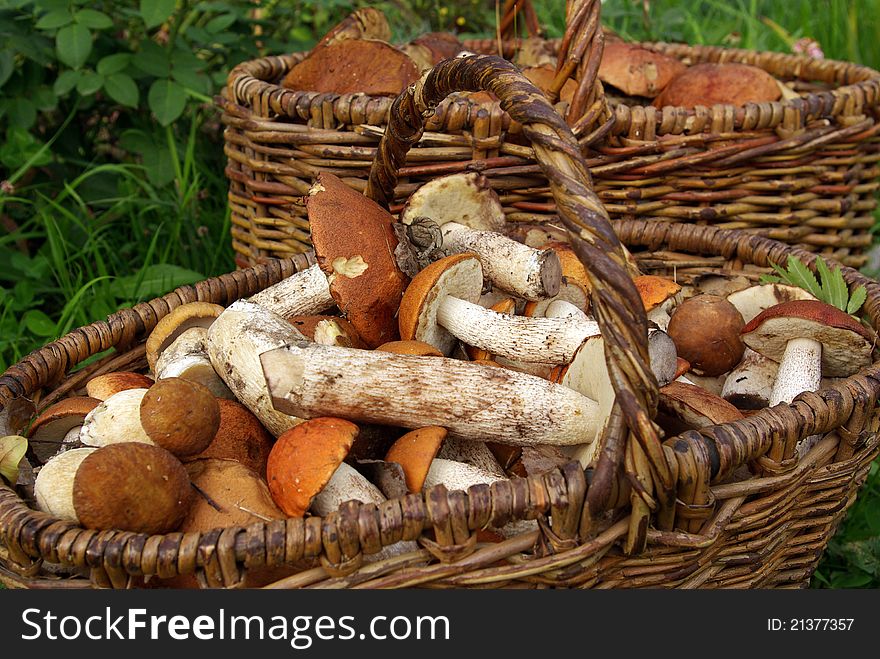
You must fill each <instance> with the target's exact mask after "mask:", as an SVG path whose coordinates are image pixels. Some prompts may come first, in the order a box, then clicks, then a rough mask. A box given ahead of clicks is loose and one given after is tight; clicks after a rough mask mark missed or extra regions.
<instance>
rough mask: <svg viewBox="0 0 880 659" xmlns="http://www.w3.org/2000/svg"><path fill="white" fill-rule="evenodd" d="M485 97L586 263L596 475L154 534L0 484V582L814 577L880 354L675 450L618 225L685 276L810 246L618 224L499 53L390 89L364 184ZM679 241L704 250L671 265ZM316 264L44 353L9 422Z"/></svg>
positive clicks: (120, 319)
mask: <svg viewBox="0 0 880 659" xmlns="http://www.w3.org/2000/svg"><path fill="white" fill-rule="evenodd" d="M477 89H490V90H491V91H493V92H494V93H495V94H496V95H497V96H498V97H499V98H500V99H502V100H501V102H502V105H503V106H504V107H505V109H506V111H508V112H509V113H510V115H511V116H512V117H513V118H514V119H515V120H516V121H517V122H519V123H520V124H521V126H522V130H523V134H524V135H526V136H527V137H528V138H529V139H530V141H531V143H532V145H533V148H534V149H535V153H536V154H537V159H538V162H539V163H540V165H541V167H542V170H543V172H544V174H545V175H546V176H547V177H548V179H549V181H550V185H551V189H552V191H553V195H554V199H555V200H556V202H557V204H558V205H559V208H560V219H561V221H562V222H563V223H564V224H565V226H566V227H567V228H568V229H569V231H570V233H571V236H572V240H573V246H574V247H575V249H576V251H577V253H578V255H579V257H580V258H581V260H582V261H584V263H585V264H586V265H587V267H588V270H589V276H590V279H591V283H592V285H593V299H592V302H593V310H594V313H595V315H596V318H597V320H598V321H599V324H600V327H601V328H602V333H603V335H604V336H605V342H606V361H607V363H608V366H609V372H610V373H611V374H612V380H613V385H614V388H615V390H616V391H617V402H616V403H615V408H614V410H613V411H612V415H611V421H610V422H609V424H608V427H607V429H606V436H605V438H604V442H605V443H604V449H603V450H602V452H601V454H600V457H599V459H598V461H597V462H596V465H595V467H594V468H591V469H590V470H588V471H587V472H585V471H584V470H583V469H582V468H581V467H580V465H579V463H576V462H573V463H570V464H568V465H566V466H565V467H564V468H562V469H555V470H553V471H550V472H548V473H546V474H543V475H536V476H530V477H528V478H512V479H510V480H505V481H500V482H497V483H494V484H493V485H491V486H475V487H471V488H470V489H469V490H468V491H467V492H461V491H454V492H453V491H447V490H446V488H444V487H443V486H437V487H434V488H432V489H431V490H429V491H427V492H425V493H423V494H412V495H408V496H406V497H403V498H399V499H393V500H389V501H387V502H385V503H384V504H381V505H379V506H376V505H374V504H362V503H360V502H355V501H351V502H348V503H346V504H343V505H342V506H341V507H340V508H339V510H338V511H337V512H335V513H331V514H329V515H327V516H325V517H318V516H312V517H306V518H296V519H287V520H280V521H272V522H261V523H257V524H253V525H251V526H248V527H246V528H242V527H230V528H225V529H215V530H213V531H210V532H206V533H195V532H192V533H168V534H164V535H156V536H147V535H144V534H138V533H131V532H123V531H114V530H111V531H96V530H87V529H83V528H80V527H78V526H77V525H75V524H73V523H71V522H69V521H62V520H59V519H57V518H53V517H51V516H50V515H47V514H45V513H41V512H37V511H36V510H34V509H32V508H31V507H30V506H29V505H28V503H27V502H25V501H24V500H23V499H22V498H21V497H20V495H19V494H18V493H17V492H16V491H14V490H13V489H11V488H9V487H7V486H5V485H2V484H0V580H2V581H3V582H4V583H6V584H7V585H11V586H24V587H88V586H90V585H91V586H104V587H108V586H109V587H117V588H120V587H126V586H132V585H139V584H142V583H143V579H142V577H143V576H144V575H150V576H158V577H160V578H165V577H175V576H176V575H181V574H182V575H187V574H193V573H195V574H196V575H197V576H198V577H199V579H200V583H201V584H202V585H206V586H223V587H235V586H242V585H244V584H245V583H248V582H246V581H245V578H246V577H247V576H248V575H259V574H260V573H263V574H265V571H266V570H267V569H269V568H285V569H287V570H288V571H289V572H290V574H288V575H287V576H286V577H284V578H283V579H281V580H280V581H277V582H274V583H273V584H272V585H274V586H275V587H307V586H312V587H314V586H322V587H355V586H356V587H361V588H365V587H367V588H378V587H412V586H420V587H426V586H430V587H474V588H485V587H526V588H535V587H546V586H556V587H590V586H597V587H603V588H607V587H644V586H649V587H661V586H662V587H687V588H692V587H769V586H786V587H789V586H805V585H806V584H808V582H809V579H810V576H811V574H812V572H813V570H814V569H815V567H816V565H817V563H818V561H819V559H820V556H821V554H822V552H823V550H824V548H825V546H826V544H827V542H828V540H829V538H830V537H831V536H832V534H833V533H834V531H835V529H836V528H837V525H838V524H839V522H840V520H841V519H842V517H843V516H844V514H845V513H846V510H847V508H848V507H849V506H850V505H851V504H852V502H853V501H854V499H855V497H856V495H857V493H858V490H859V488H860V486H861V485H862V483H863V482H864V480H865V478H866V476H867V472H868V469H869V466H870V462H871V460H873V459H874V457H875V456H876V455H877V453H878V447H880V443H878V441H880V437H878V415H877V409H876V407H875V403H876V401H877V397H878V394H880V380H878V377H880V366H878V363H877V362H875V363H874V364H873V365H872V366H871V367H869V368H868V369H866V370H865V371H864V372H863V373H861V374H859V375H856V376H852V377H849V378H846V379H845V380H841V381H840V382H838V383H836V384H835V385H833V386H830V387H827V388H823V389H822V390H820V391H817V392H811V393H804V394H802V395H800V396H799V397H798V398H797V399H796V400H795V401H794V402H793V403H792V404H790V405H788V404H780V405H778V406H775V407H773V408H769V409H765V410H761V411H759V412H757V413H755V414H754V415H752V416H749V417H747V418H745V419H743V420H741V421H737V422H734V423H729V424H724V425H719V426H714V427H709V428H705V429H702V430H700V431H689V432H687V433H684V434H682V435H680V436H677V437H671V438H667V439H666V440H665V441H661V438H660V437H659V436H658V428H657V426H656V425H654V423H653V422H652V417H653V415H654V414H655V413H656V404H657V394H658V392H657V383H656V381H655V380H654V378H653V375H650V369H649V368H648V366H647V339H646V336H647V320H646V318H645V314H644V310H643V308H642V305H641V303H640V300H639V298H638V294H637V293H636V291H635V287H634V285H633V283H632V279H631V278H630V277H629V275H628V273H627V270H626V265H625V264H626V258H625V255H624V252H623V249H622V247H621V243H620V242H619V241H618V236H619V237H620V239H622V240H623V242H624V243H626V244H627V245H628V246H629V247H630V249H631V250H632V251H633V252H634V253H635V254H636V255H637V257H638V258H639V260H640V263H641V264H642V267H643V269H645V270H647V271H652V272H667V271H668V270H670V269H671V268H672V267H676V269H677V274H678V276H679V278H680V279H681V280H687V278H688V277H690V276H692V275H693V274H694V273H703V272H707V271H715V272H718V271H723V270H729V269H731V268H739V269H740V270H741V271H743V272H745V273H746V274H747V275H749V276H754V275H755V274H756V273H757V272H758V271H760V269H762V268H763V269H766V267H767V265H768V263H769V262H779V261H781V260H784V258H785V257H786V256H787V255H789V254H794V255H797V256H799V257H800V258H802V259H803V260H804V262H805V263H807V264H809V265H811V266H813V265H814V264H815V262H816V258H817V257H815V256H814V255H811V254H809V253H807V252H805V251H803V250H800V249H797V248H793V247H789V246H786V245H784V244H782V243H779V242H778V241H773V240H769V239H767V238H763V237H760V236H754V235H749V234H746V233H744V232H742V231H730V230H721V229H717V228H714V227H700V226H693V225H686V224H666V223H656V222H645V221H638V220H629V221H620V222H617V223H616V224H615V225H614V227H615V229H616V232H617V235H615V232H614V231H612V228H611V227H612V224H611V222H610V221H609V219H608V217H607V215H606V214H605V213H604V210H603V209H602V205H601V203H600V202H599V201H598V199H597V197H596V196H595V195H594V194H593V192H592V191H591V189H590V177H589V174H588V173H587V169H586V166H585V165H584V163H583V159H582V158H581V156H580V153H579V150H578V148H577V144H576V141H575V139H574V137H573V135H572V134H571V132H570V131H569V129H568V127H567V126H566V125H565V123H564V122H563V121H562V118H561V117H560V115H559V114H558V113H557V112H555V111H554V110H553V109H552V107H551V106H550V105H549V104H548V103H547V102H546V100H545V99H544V97H543V96H542V95H540V94H539V93H537V90H536V89H535V88H534V87H532V86H531V85H530V84H529V83H528V82H527V81H525V80H524V78H523V77H522V76H521V75H520V74H519V73H518V72H517V71H516V69H515V68H514V67H513V66H512V65H510V64H508V63H506V62H505V61H504V60H501V59H500V58H497V57H486V56H473V57H467V58H463V59H458V60H450V61H446V62H444V63H442V64H440V65H438V66H437V67H436V68H435V69H434V70H433V71H432V73H431V74H430V75H429V76H428V77H427V78H426V79H424V81H423V83H419V84H418V85H416V86H415V87H414V88H411V89H410V90H408V92H407V93H405V94H403V95H402V96H401V97H400V98H399V99H398V100H397V101H396V103H395V106H394V108H393V110H392V125H391V128H390V130H389V131H388V135H389V136H390V135H394V136H395V139H388V138H386V139H385V140H384V141H383V142H382V144H381V145H380V148H379V151H378V156H377V160H376V163H375V164H374V166H373V168H372V174H371V176H370V179H369V182H370V183H369V186H368V187H369V190H370V194H371V195H372V196H373V197H374V198H376V199H377V200H379V201H383V200H385V201H387V199H388V197H389V195H390V194H391V191H392V190H393V189H394V186H395V183H396V172H395V170H396V167H397V166H398V165H399V163H400V162H403V160H404V159H405V155H406V150H407V148H408V145H409V144H411V143H414V142H415V141H417V140H418V139H419V137H420V135H421V132H422V121H423V118H424V117H425V116H428V115H429V114H430V110H431V108H433V107H434V106H435V105H436V104H437V103H439V102H440V101H441V100H442V99H443V98H445V97H446V96H447V95H448V94H449V93H450V92H453V91H460V90H477ZM670 252H676V253H681V254H688V255H691V259H690V260H689V261H681V260H678V261H674V262H672V263H670V262H669V261H668V260H667V259H666V255H668V254H669V253H670ZM309 262H310V259H309V258H308V257H307V255H297V256H294V257H292V258H289V259H285V260H270V261H268V262H267V263H265V264H261V265H257V266H254V267H252V268H248V269H243V270H238V271H236V272H232V273H229V274H226V275H223V276H221V277H218V278H215V279H210V280H207V281H203V282H200V283H198V284H195V285H193V286H184V287H181V288H178V289H176V290H175V291H173V292H171V293H169V294H168V295H165V296H163V297H161V298H157V299H155V300H151V301H150V302H147V303H143V304H139V305H137V306H135V307H133V308H131V309H124V310H121V311H119V312H118V313H116V314H114V315H113V316H111V317H109V318H108V319H107V320H106V321H102V322H97V323H94V324H92V325H89V326H86V327H82V328H79V329H77V330H75V331H73V332H71V333H70V334H68V335H66V336H64V337H62V338H61V339H59V340H57V341H55V342H53V343H50V344H49V345H47V346H45V347H44V348H42V349H41V350H38V351H36V352H34V353H32V354H31V355H29V356H28V357H26V358H25V359H24V360H22V361H21V362H19V363H18V364H16V365H14V366H13V367H11V368H10V369H9V370H8V371H7V372H6V373H5V374H3V375H2V376H0V405H2V408H0V412H4V413H5V414H4V415H3V417H2V418H3V420H4V422H5V423H6V424H7V425H10V426H11V427H7V428H5V429H4V431H5V432H9V431H20V428H19V427H15V426H14V421H15V419H16V417H17V416H18V415H17V413H16V412H17V408H18V407H20V406H23V405H24V403H25V402H26V401H28V400H31V401H34V402H35V403H36V406H37V407H38V408H44V407H45V406H46V405H48V404H50V403H51V402H52V401H55V400H57V399H58V398H59V397H62V396H65V395H69V394H71V393H75V392H78V391H80V390H81V389H82V387H83V385H84V383H85V382H86V380H87V379H88V378H90V377H92V376H93V375H95V374H97V373H101V372H105V371H109V370H120V369H132V368H140V367H143V366H144V358H143V355H144V346H143V342H144V340H145V338H146V336H147V335H148V333H149V332H150V330H151V329H152V328H153V327H154V326H155V325H156V323H157V321H158V320H159V319H160V318H162V317H163V316H164V315H166V314H167V313H169V311H170V310H171V309H172V308H174V307H177V306H179V305H180V304H183V303H186V302H190V301H194V300H206V301H211V302H215V303H219V304H229V303H231V302H232V301H233V300H235V299H238V298H241V297H245V296H249V295H252V294H254V293H256V292H258V291H260V290H262V289H264V288H265V287H266V286H268V285H270V284H272V283H274V282H277V281H279V280H281V279H282V278H284V277H286V276H288V275H290V274H291V273H294V272H296V271H298V270H300V269H303V268H305V267H307V266H308V265H309ZM844 276H845V278H846V281H847V282H848V284H849V286H850V287H854V286H857V285H860V284H864V285H865V286H866V287H867V289H868V297H867V302H866V303H865V307H864V309H865V313H866V314H867V317H868V318H869V319H870V322H871V324H872V325H873V327H874V328H877V327H878V326H880V285H878V284H877V283H875V282H873V281H871V280H869V279H867V278H865V277H863V276H862V275H860V274H859V273H858V272H856V271H854V270H852V269H849V268H847V269H845V270H844ZM110 349H112V352H111V353H110V354H109V355H107V356H104V357H103V358H102V359H100V360H98V361H96V362H93V363H90V364H88V365H87V366H84V367H83V368H81V369H79V370H74V367H76V366H77V365H78V364H80V363H81V362H83V361H84V360H86V359H88V358H90V357H92V356H94V355H97V354H99V353H101V352H102V351H105V350H110ZM433 359H436V358H433ZM816 434H819V435H821V436H822V439H821V441H819V443H818V444H817V445H816V446H815V447H814V448H813V449H812V450H810V452H808V453H807V454H806V456H805V457H804V458H803V459H801V460H798V459H797V458H796V452H795V445H796V444H797V442H798V441H799V440H800V439H803V438H806V437H808V436H813V435H816ZM746 467H747V468H748V470H747V471H744V470H745V468H746ZM734 474H735V475H734ZM524 519H528V520H537V521H538V525H537V527H536V529H535V530H531V531H522V532H519V533H518V534H516V535H513V536H511V537H509V538H507V539H506V540H503V541H501V542H489V543H483V542H478V541H477V540H478V536H477V532H478V531H479V530H480V529H482V528H484V527H486V526H488V525H491V526H502V525H504V524H505V523H506V522H508V521H510V520H524ZM400 540H418V541H419V542H420V544H421V545H422V548H420V549H418V550H415V551H412V552H409V553H405V554H402V555H398V556H395V557H392V558H387V559H384V560H381V561H377V562H365V561H364V556H365V555H370V554H375V553H377V552H378V551H380V550H381V548H382V547H384V546H388V545H391V544H393V543H396V542H398V541H400ZM255 578H256V577H255ZM151 582H152V583H155V582H156V580H155V579H152V580H151ZM250 583H253V582H250Z"/></svg>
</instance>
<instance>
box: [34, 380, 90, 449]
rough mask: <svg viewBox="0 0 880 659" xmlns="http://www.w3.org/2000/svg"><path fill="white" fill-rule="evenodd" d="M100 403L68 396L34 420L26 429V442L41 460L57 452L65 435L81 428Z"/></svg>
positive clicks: (87, 398)
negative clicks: (78, 427)
mask: <svg viewBox="0 0 880 659" xmlns="http://www.w3.org/2000/svg"><path fill="white" fill-rule="evenodd" d="M100 404H101V401H100V400H98V399H97V398H91V397H89V396H70V397H69V398H62V399H61V400H59V401H58V402H57V403H53V404H52V405H50V406H49V407H47V408H46V409H45V410H43V412H42V413H41V414H40V415H39V416H38V417H37V418H36V419H34V422H33V423H32V424H31V427H30V428H29V429H28V434H27V437H28V442H29V444H30V446H31V448H33V450H34V453H35V454H36V455H37V457H38V458H40V459H41V460H48V459H49V458H50V457H51V456H53V455H55V453H57V452H58V449H59V448H60V447H61V442H62V441H63V440H64V437H65V435H67V433H68V432H69V431H70V430H72V429H73V428H76V427H77V426H81V425H82V423H83V421H84V420H85V418H86V416H88V414H89V412H91V411H92V410H93V409H95V408H96V407H97V406H98V405H100Z"/></svg>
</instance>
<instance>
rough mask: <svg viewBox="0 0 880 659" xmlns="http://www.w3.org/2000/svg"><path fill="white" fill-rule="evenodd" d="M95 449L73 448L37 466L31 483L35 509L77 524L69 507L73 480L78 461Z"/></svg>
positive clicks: (77, 519) (77, 520)
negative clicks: (37, 469)
mask: <svg viewBox="0 0 880 659" xmlns="http://www.w3.org/2000/svg"><path fill="white" fill-rule="evenodd" d="M97 450H98V449H96V448H91V447H88V448H75V449H70V450H69V451H65V452H64V453H59V454H58V455H56V456H54V457H53V458H51V459H50V460H49V461H48V462H47V463H46V464H44V465H43V466H42V467H40V471H39V472H37V478H36V480H35V481H34V498H35V499H36V502H37V508H38V509H39V510H42V511H43V512H45V513H49V514H50V515H54V516H55V517H59V518H61V519H66V520H70V521H71V522H77V523H78V522H79V518H78V517H77V515H76V510H75V509H74V507H73V477H74V476H75V475H76V470H77V469H79V466H80V464H82V461H83V460H85V459H86V457H88V456H89V455H91V454H92V453H94V452H95V451H97Z"/></svg>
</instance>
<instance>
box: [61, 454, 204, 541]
mask: <svg viewBox="0 0 880 659" xmlns="http://www.w3.org/2000/svg"><path fill="white" fill-rule="evenodd" d="M191 503H192V487H191V486H190V481H189V476H188V475H187V473H186V469H184V467H183V464H181V462H180V460H178V459H177V458H175V457H174V456H173V455H172V454H171V453H169V452H168V451H166V450H165V449H163V448H162V447H161V446H152V445H150V444H143V443H141V442H122V443H118V444H110V445H108V446H104V447H102V448H99V449H97V450H96V451H94V452H93V453H91V454H89V455H88V456H87V457H86V458H85V460H83V461H82V463H81V464H80V466H79V469H77V471H76V476H75V477H74V482H73V505H74V508H75V510H76V514H77V517H78V518H79V520H80V523H81V524H82V525H83V526H85V527H86V528H90V529H119V530H122V531H133V532H135V533H148V534H156V533H167V532H169V531H173V530H174V529H176V528H177V527H178V526H179V525H180V523H181V522H182V521H183V519H184V517H186V514H187V512H189V507H190V504H191Z"/></svg>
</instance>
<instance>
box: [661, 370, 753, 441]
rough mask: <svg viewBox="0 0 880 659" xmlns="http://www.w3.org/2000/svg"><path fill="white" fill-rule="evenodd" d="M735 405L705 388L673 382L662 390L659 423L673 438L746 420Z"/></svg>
mask: <svg viewBox="0 0 880 659" xmlns="http://www.w3.org/2000/svg"><path fill="white" fill-rule="evenodd" d="M742 418H743V413H742V412H741V411H740V410H738V409H737V408H736V407H735V406H734V405H733V404H732V403H730V402H728V401H726V400H724V399H723V398H721V397H720V396H716V395H715V394H713V393H711V392H709V391H706V390H705V389H703V388H702V387H698V386H697V385H695V384H688V383H686V382H670V383H669V384H667V385H666V386H664V387H661V388H660V399H659V404H658V423H659V424H660V425H661V426H662V427H663V429H664V430H665V431H666V432H667V433H668V434H671V435H677V434H679V433H681V432H684V431H685V430H696V429H699V428H705V427H706V426H712V425H717V424H719V423H729V422H731V421H736V420H737V419H742Z"/></svg>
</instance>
